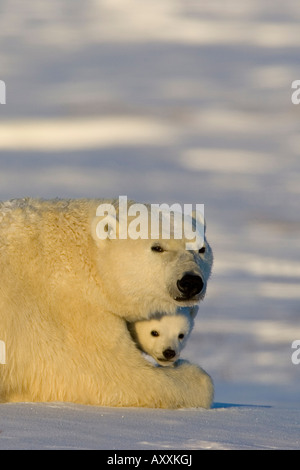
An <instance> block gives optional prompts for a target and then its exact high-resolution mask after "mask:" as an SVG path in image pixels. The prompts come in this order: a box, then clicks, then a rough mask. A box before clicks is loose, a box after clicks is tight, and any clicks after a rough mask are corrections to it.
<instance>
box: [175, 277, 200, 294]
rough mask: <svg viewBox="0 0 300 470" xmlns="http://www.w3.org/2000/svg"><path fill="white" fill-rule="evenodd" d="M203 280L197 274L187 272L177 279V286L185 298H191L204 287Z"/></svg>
mask: <svg viewBox="0 0 300 470" xmlns="http://www.w3.org/2000/svg"><path fill="white" fill-rule="evenodd" d="M203 285H204V284H203V281H202V279H201V277H200V276H197V275H196V274H185V275H184V276H183V277H182V278H181V279H179V280H178V281H177V287H178V289H179V290H180V292H182V293H183V294H184V297H185V299H191V298H192V297H194V296H195V295H197V294H200V292H201V291H202V289H203Z"/></svg>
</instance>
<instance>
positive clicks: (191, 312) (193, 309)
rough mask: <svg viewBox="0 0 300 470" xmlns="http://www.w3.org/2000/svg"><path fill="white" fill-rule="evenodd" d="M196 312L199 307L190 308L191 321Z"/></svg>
mask: <svg viewBox="0 0 300 470" xmlns="http://www.w3.org/2000/svg"><path fill="white" fill-rule="evenodd" d="M198 311H199V305H193V306H192V307H190V315H191V317H192V319H194V318H195V317H196V315H197V313H198Z"/></svg>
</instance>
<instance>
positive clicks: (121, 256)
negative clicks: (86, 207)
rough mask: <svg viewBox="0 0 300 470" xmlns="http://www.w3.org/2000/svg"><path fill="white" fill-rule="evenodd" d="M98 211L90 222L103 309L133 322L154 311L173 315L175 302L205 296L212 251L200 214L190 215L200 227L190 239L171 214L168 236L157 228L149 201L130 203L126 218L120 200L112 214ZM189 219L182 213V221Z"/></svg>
mask: <svg viewBox="0 0 300 470" xmlns="http://www.w3.org/2000/svg"><path fill="white" fill-rule="evenodd" d="M102 206H103V205H102ZM136 206H141V208H138V209H137V208H136ZM99 207H100V206H99ZM108 209H109V206H108ZM101 210H102V209H101ZM101 210H98V212H97V215H96V217H94V218H93V220H92V224H91V225H92V235H93V238H94V240H93V242H94V248H93V252H94V255H93V256H94V258H96V268H97V276H98V278H99V281H98V284H99V285H100V286H101V289H102V301H103V302H104V301H105V302H106V308H107V310H109V311H110V312H113V313H115V314H116V315H119V316H122V317H123V318H124V319H125V320H127V321H130V322H134V321H137V320H142V319H148V318H150V317H151V316H153V315H154V314H155V313H156V312H163V313H164V314H171V315H173V314H175V313H176V310H177V308H178V307H192V306H194V305H197V304H198V303H199V301H200V300H202V299H203V298H204V296H205V293H206V288H207V282H208V279H209V276H210V273H211V268H212V262H213V255H212V250H211V248H210V245H209V243H208V241H207V239H206V235H205V222H204V218H203V217H201V216H199V217H198V215H197V217H195V216H190V217H189V219H190V220H191V227H192V226H193V224H194V225H195V226H196V230H198V231H199V232H201V237H199V238H197V235H195V237H194V239H195V240H196V241H195V242H192V243H189V242H190V241H191V240H193V237H187V231H186V230H185V229H186V226H185V225H184V224H183V225H184V230H182V234H181V236H180V235H179V236H178V231H177V232H176V230H177V229H176V227H177V226H176V225H175V222H174V220H175V216H173V217H171V218H170V219H169V222H170V233H169V236H165V233H164V229H163V224H162V226H160V227H159V230H156V229H155V227H154V223H153V220H154V217H153V213H152V212H151V211H152V206H149V205H138V204H134V203H132V202H131V203H129V202H128V211H127V213H126V217H124V214H123V216H122V214H121V213H122V211H121V209H120V207H119V205H116V207H115V208H113V211H112V213H108V210H103V211H102V212H101ZM120 214H121V215H120ZM187 219H188V218H184V217H183V216H182V220H183V221H184V222H186V220H187ZM197 227H198V228H197ZM199 227H200V229H199ZM190 233H192V234H193V233H198V232H197V231H194V232H193V231H191V232H190ZM103 234H104V235H105V236H104V237H103ZM106 235H107V236H106Z"/></svg>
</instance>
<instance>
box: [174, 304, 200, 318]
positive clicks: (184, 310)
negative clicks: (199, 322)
mask: <svg viewBox="0 0 300 470" xmlns="http://www.w3.org/2000/svg"><path fill="white" fill-rule="evenodd" d="M198 310H199V305H193V306H192V307H178V308H177V310H176V313H178V314H181V315H186V316H189V317H190V318H191V319H192V320H194V319H195V317H196V315H197V313H198Z"/></svg>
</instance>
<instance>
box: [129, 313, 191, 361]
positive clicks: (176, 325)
mask: <svg viewBox="0 0 300 470" xmlns="http://www.w3.org/2000/svg"><path fill="white" fill-rule="evenodd" d="M197 311H198V306H195V307H193V308H189V307H185V308H181V309H178V313H176V315H164V314H158V315H156V316H154V318H151V319H150V320H141V321H138V322H135V323H131V324H129V325H128V327H129V331H130V332H131V334H132V337H133V339H134V340H135V341H136V343H137V345H138V347H139V348H140V349H141V350H142V351H143V352H145V353H146V354H148V355H149V356H152V357H153V358H154V359H155V360H156V361H157V362H158V364H160V365H162V366H169V365H173V364H174V363H175V362H176V361H177V359H178V358H179V356H180V353H181V351H182V349H183V348H184V346H185V345H186V342H187V340H188V337H189V335H190V333H191V331H192V328H193V326H194V318H195V315H196V313H197ZM173 354H174V355H173Z"/></svg>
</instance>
